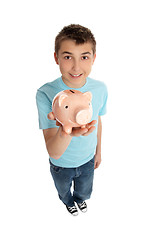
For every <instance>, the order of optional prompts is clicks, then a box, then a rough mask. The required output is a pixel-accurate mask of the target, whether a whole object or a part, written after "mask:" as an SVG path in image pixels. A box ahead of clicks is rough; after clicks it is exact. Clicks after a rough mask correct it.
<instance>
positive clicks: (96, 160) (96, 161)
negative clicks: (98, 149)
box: [94, 154, 102, 169]
mask: <svg viewBox="0 0 160 240" xmlns="http://www.w3.org/2000/svg"><path fill="white" fill-rule="evenodd" d="M101 161H102V159H101V155H100V154H95V157H94V169H96V168H98V167H99V165H100V164H101Z"/></svg>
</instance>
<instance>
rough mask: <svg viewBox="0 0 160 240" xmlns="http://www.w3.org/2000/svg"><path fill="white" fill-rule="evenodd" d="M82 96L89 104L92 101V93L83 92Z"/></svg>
mask: <svg viewBox="0 0 160 240" xmlns="http://www.w3.org/2000/svg"><path fill="white" fill-rule="evenodd" d="M83 96H86V97H87V98H88V100H89V101H90V102H91V101H92V93H91V92H85V93H83Z"/></svg>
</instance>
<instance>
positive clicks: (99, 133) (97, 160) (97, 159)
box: [95, 116, 102, 169]
mask: <svg viewBox="0 0 160 240" xmlns="http://www.w3.org/2000/svg"><path fill="white" fill-rule="evenodd" d="M101 136H102V121H101V117H100V116H99V117H98V131H97V147H96V154H95V169H96V168H98V167H99V165H100V163H101V161H102V160H101Z"/></svg>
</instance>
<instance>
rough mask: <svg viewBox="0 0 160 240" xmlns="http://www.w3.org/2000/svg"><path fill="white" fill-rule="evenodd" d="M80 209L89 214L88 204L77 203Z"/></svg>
mask: <svg viewBox="0 0 160 240" xmlns="http://www.w3.org/2000/svg"><path fill="white" fill-rule="evenodd" d="M77 205H78V207H79V209H80V210H81V211H82V212H84V213H85V212H87V204H86V202H82V203H77Z"/></svg>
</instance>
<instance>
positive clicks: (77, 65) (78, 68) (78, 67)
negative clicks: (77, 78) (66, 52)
mask: <svg viewBox="0 0 160 240" xmlns="http://www.w3.org/2000/svg"><path fill="white" fill-rule="evenodd" d="M73 70H74V71H75V72H76V73H77V72H78V73H79V70H80V63H79V61H78V60H76V59H75V60H74V62H73Z"/></svg>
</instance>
